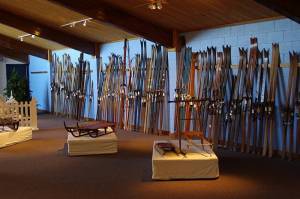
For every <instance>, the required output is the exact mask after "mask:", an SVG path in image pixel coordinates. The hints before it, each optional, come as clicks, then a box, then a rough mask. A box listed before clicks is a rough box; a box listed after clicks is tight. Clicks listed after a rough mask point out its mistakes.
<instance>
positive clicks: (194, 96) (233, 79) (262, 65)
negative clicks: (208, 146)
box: [175, 38, 300, 159]
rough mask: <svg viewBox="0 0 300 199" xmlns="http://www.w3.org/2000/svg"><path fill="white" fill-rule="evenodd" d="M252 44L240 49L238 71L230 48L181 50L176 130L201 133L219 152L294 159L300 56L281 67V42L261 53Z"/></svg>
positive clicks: (299, 134)
mask: <svg viewBox="0 0 300 199" xmlns="http://www.w3.org/2000/svg"><path fill="white" fill-rule="evenodd" d="M250 43H251V44H250V45H251V47H250V50H249V52H248V50H247V49H244V48H240V49H239V64H238V66H237V68H236V67H232V64H231V48H230V47H229V46H223V49H221V50H222V51H220V52H217V49H216V48H214V47H208V48H207V50H205V51H200V52H192V49H191V48H182V49H181V52H180V54H179V59H178V60H179V64H177V83H176V94H175V99H180V100H179V101H181V102H179V103H177V104H176V108H178V109H179V111H176V112H175V113H176V114H177V115H175V118H179V119H175V129H176V127H178V126H180V127H181V128H180V129H177V132H181V133H182V134H184V132H188V131H190V130H193V131H198V132H202V133H203V134H204V136H205V137H206V138H207V139H208V140H209V141H210V142H211V143H212V144H213V145H214V146H215V147H214V148H215V149H217V146H218V147H224V148H228V149H230V150H234V151H241V152H246V153H253V154H259V155H262V156H268V157H272V156H273V155H274V152H275V151H276V154H278V155H280V156H281V157H282V158H286V157H287V158H288V159H292V158H295V157H297V156H299V153H300V86H299V84H300V82H299V81H300V79H299V78H300V74H299V62H300V54H299V53H296V52H291V53H290V64H289V67H282V66H283V65H281V64H280V52H279V45H278V44H272V49H271V50H267V49H261V50H260V49H259V48H258V43H257V39H256V38H251V39H250ZM184 101H188V102H189V103H185V102H184ZM182 118H185V119H182ZM178 122H181V123H180V125H178V124H177V123H178Z"/></svg>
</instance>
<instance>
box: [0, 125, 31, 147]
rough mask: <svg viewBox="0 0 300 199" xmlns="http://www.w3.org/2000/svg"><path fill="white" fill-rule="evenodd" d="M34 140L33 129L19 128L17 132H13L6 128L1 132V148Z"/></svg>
mask: <svg viewBox="0 0 300 199" xmlns="http://www.w3.org/2000/svg"><path fill="white" fill-rule="evenodd" d="M31 139H32V129H31V127H19V129H18V130H17V131H12V130H10V129H8V128H6V129H5V130H4V131H2V127H1V131H0V148H3V147H6V146H10V145H13V144H17V143H19V142H24V141H27V140H31Z"/></svg>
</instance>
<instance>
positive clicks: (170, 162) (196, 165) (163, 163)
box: [152, 140, 219, 180]
mask: <svg viewBox="0 0 300 199" xmlns="http://www.w3.org/2000/svg"><path fill="white" fill-rule="evenodd" d="M157 142H167V141H155V142H154V145H153V153H152V179H155V180H172V179H214V178H218V177H219V166H218V158H217V156H216V155H215V153H214V152H213V151H212V150H211V146H209V145H203V146H200V142H199V141H193V144H191V143H190V142H187V141H186V140H182V149H183V151H188V152H187V153H186V154H185V155H182V154H179V155H177V154H176V153H174V152H169V153H166V154H164V155H161V154H160V153H159V152H158V151H157V150H156V149H155V148H154V146H155V143H157ZM169 142H171V143H172V144H174V145H175V146H176V147H178V140H170V141H169Z"/></svg>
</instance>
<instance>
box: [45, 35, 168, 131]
mask: <svg viewBox="0 0 300 199" xmlns="http://www.w3.org/2000/svg"><path fill="white" fill-rule="evenodd" d="M140 44H141V52H140V54H136V55H135V56H134V57H133V58H131V57H130V49H129V46H128V41H127V40H125V41H124V54H123V57H122V56H119V55H115V54H112V55H111V57H110V58H109V60H110V61H109V63H108V64H106V66H105V67H104V66H103V63H102V59H101V58H100V59H96V62H97V92H98V93H97V96H98V97H97V114H96V119H97V120H105V121H109V122H114V123H116V124H117V126H118V127H119V128H121V129H125V130H137V131H143V132H145V133H157V134H160V133H163V132H164V131H168V130H169V121H170V108H169V104H168V100H169V66H168V51H167V49H166V48H164V47H162V46H160V45H152V48H151V55H150V57H149V56H148V55H147V45H146V41H145V40H142V41H141V42H140ZM91 72H92V71H91V69H90V64H89V62H87V61H85V60H84V58H83V54H81V55H80V57H79V59H78V63H76V64H75V65H74V64H73V63H72V62H71V58H70V56H69V55H67V54H64V55H63V56H62V61H60V59H59V57H58V56H56V55H55V54H54V55H53V59H52V63H51V98H52V99H51V103H52V106H51V107H52V110H51V111H52V113H54V114H56V115H65V116H68V117H72V118H76V119H78V120H79V119H82V118H83V117H84V116H85V115H84V113H86V112H88V113H90V109H91V107H92V104H93V100H94V98H93V96H94V94H93V85H94V84H93V81H92V80H91ZM88 116H89V114H88Z"/></svg>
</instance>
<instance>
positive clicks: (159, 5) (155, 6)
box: [148, 0, 163, 10]
mask: <svg viewBox="0 0 300 199" xmlns="http://www.w3.org/2000/svg"><path fill="white" fill-rule="evenodd" d="M148 8H149V9H150V10H161V9H162V8H163V2H162V1H161V0H157V1H153V2H151V3H150V4H149V5H148Z"/></svg>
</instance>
